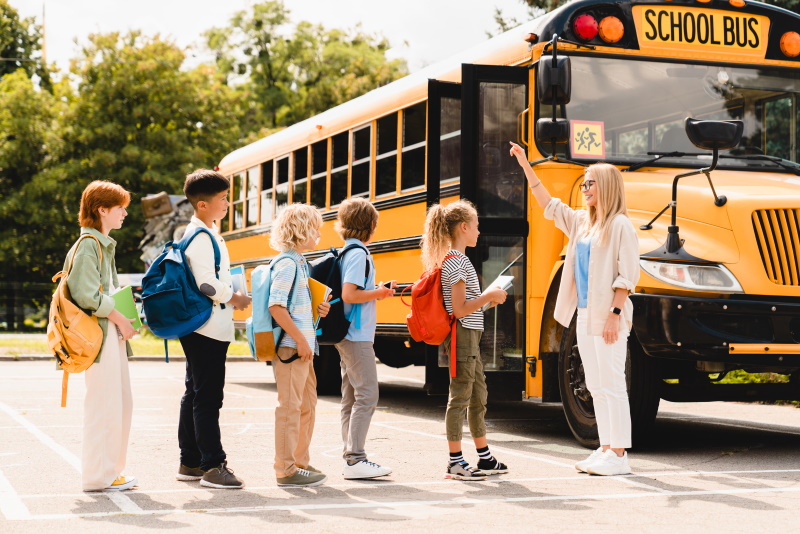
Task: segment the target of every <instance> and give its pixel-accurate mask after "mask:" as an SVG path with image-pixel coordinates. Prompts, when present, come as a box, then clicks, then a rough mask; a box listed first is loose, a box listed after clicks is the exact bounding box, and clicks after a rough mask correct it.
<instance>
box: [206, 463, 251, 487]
mask: <svg viewBox="0 0 800 534" xmlns="http://www.w3.org/2000/svg"><path fill="white" fill-rule="evenodd" d="M200 485H201V486H206V487H209V488H217V489H241V488H243V487H244V481H243V480H242V479H241V478H239V477H237V476H236V475H234V474H233V471H231V470H230V469H228V462H227V461H225V462H222V463H221V464H219V465H218V466H217V467H212V468H211V469H209V470H208V471H206V472H205V474H204V475H203V478H202V479H200Z"/></svg>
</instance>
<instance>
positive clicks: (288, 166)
mask: <svg viewBox="0 0 800 534" xmlns="http://www.w3.org/2000/svg"><path fill="white" fill-rule="evenodd" d="M284 160H286V181H285V182H283V183H279V182H278V171H279V170H280V164H281V163H282V162H283V161H284ZM293 160H294V152H293V151H292V152H288V153H286V154H281V155H280V156H277V157H275V158H274V159H273V161H274V162H275V171H274V173H273V175H272V220H273V221H274V220H275V218H276V217H277V216H278V215H279V214H280V211H278V187H283V186H285V187H286V206H284V207H283V209H281V211H283V210H285V209H286V207H287V206H289V199H290V198H291V196H290V195H291V191H292V189H291V184H292V173H293V171H294V165H293V163H294V161H293Z"/></svg>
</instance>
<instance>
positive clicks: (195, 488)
mask: <svg viewBox="0 0 800 534" xmlns="http://www.w3.org/2000/svg"><path fill="white" fill-rule="evenodd" d="M335 450H337V451H340V450H341V449H335ZM781 473H800V469H759V470H752V471H670V472H664V473H643V474H638V473H637V474H631V475H620V476H613V477H600V476H592V475H587V474H585V473H581V474H576V475H572V476H561V477H523V478H502V477H497V478H495V477H494V476H492V477H490V478H489V479H488V480H487V481H486V483H488V484H503V483H507V484H520V483H523V482H535V483H537V489H540V490H542V489H543V488H545V487H546V486H545V485H544V484H538V483H540V482H544V483H547V482H564V481H567V482H569V481H578V482H587V481H591V482H613V481H620V480H622V479H625V480H628V481H631V480H634V479H637V478H646V479H652V478H664V477H679V476H684V477H706V476H722V475H727V476H731V477H732V478H736V477H733V475H742V477H740V478H744V477H746V476H747V475H756V474H781ZM651 481H653V482H655V481H654V480H651ZM459 484H460V482H457V481H453V480H449V479H445V478H444V477H442V478H440V479H439V480H423V481H412V480H410V481H403V482H392V481H389V480H379V479H376V480H375V481H374V482H367V481H366V480H362V481H360V482H355V483H353V482H351V483H347V482H345V483H342V484H325V485H323V486H320V487H319V488H317V489H319V490H323V489H324V488H333V489H342V490H346V489H364V488H391V487H393V486H400V487H417V486H447V485H449V486H454V487H457V486H458V485H459ZM638 485H643V484H642V483H639V484H638ZM644 486H646V488H647V489H649V490H651V491H669V490H662V489H661V488H655V487H652V486H647V485H644ZM278 489H280V490H284V491H288V490H293V489H298V490H303V491H305V490H304V489H303V488H286V487H280V486H277V485H275V486H247V490H248V491H270V490H278ZM230 491H231V490H227V489H214V488H206V487H204V486H200V485H191V486H187V487H185V488H181V489H156V490H153V489H148V490H131V491H130V492H127V493H128V494H130V495H136V494H142V495H156V494H175V493H215V492H221V493H226V494H227V493H230ZM85 496H86V494H85V493H49V494H47V493H35V494H31V495H20V496H19V498H20V499H25V500H28V499H57V498H65V499H66V498H78V497H85Z"/></svg>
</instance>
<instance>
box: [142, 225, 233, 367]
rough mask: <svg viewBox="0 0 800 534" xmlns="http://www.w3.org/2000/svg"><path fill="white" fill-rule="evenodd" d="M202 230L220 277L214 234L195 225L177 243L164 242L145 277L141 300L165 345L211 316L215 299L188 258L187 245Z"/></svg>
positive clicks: (150, 325)
mask: <svg viewBox="0 0 800 534" xmlns="http://www.w3.org/2000/svg"><path fill="white" fill-rule="evenodd" d="M201 233H204V234H206V235H208V237H209V238H210V239H211V245H212V246H213V247H214V274H215V275H216V277H217V279H219V262H220V253H219V247H218V246H217V242H216V240H215V239H214V236H213V235H212V234H211V232H209V231H208V230H207V229H205V228H196V229H195V230H194V231H193V232H191V233H187V234H186V235H184V236H183V239H181V240H180V241H178V242H177V243H174V242H172V241H170V242H168V243H167V244H166V245H164V249H163V251H162V252H161V254H159V256H158V258H156V259H155V261H154V262H153V263H152V264H151V265H150V268H149V269H147V273H146V274H145V275H144V278H143V279H142V303H143V305H144V314H145V316H146V317H147V326H148V327H149V328H150V330H151V331H152V332H153V333H154V334H155V335H157V336H158V337H160V338H164V340H165V341H164V346H165V348H166V340H167V339H177V338H179V337H183V336H185V335H188V334H191V333H192V332H194V331H195V330H197V329H198V328H200V327H201V326H203V325H204V324H205V323H207V322H208V320H209V319H210V318H211V311H212V310H213V307H214V302H213V301H212V300H211V299H210V298H209V297H208V296H206V295H204V294H203V293H202V292H200V289H199V288H198V287H197V282H196V281H195V278H194V274H192V270H191V269H190V268H189V263H188V262H187V261H186V249H187V248H188V247H189V245H190V244H191V242H192V241H193V240H194V238H195V237H197V236H198V235H200V234H201ZM220 306H225V305H224V304H220ZM167 361H169V357H167Z"/></svg>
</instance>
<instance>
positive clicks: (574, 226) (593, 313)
mask: <svg viewBox="0 0 800 534" xmlns="http://www.w3.org/2000/svg"><path fill="white" fill-rule="evenodd" d="M511 155H512V156H514V157H516V158H517V161H518V162H519V164H520V166H521V167H522V168H523V170H524V171H525V176H526V178H527V179H528V186H529V187H530V189H531V193H533V196H534V197H535V198H536V201H537V202H538V203H539V206H541V207H542V208H544V216H545V218H547V219H550V220H553V221H554V222H555V224H556V227H557V228H558V229H560V230H561V231H563V232H564V233H565V234H567V236H568V237H569V247H568V248H567V257H566V260H565V262H564V272H563V274H562V276H561V286H560V287H559V290H558V298H557V299H556V308H555V313H554V316H555V318H556V320H557V321H558V322H559V323H561V324H562V325H564V326H565V327H569V323H570V321H571V320H572V317H573V316H574V314H575V309H576V308H577V309H578V324H577V337H578V349H580V353H581V360H582V361H583V369H584V372H585V374H586V386H587V387H588V389H589V391H590V392H591V394H592V397H593V399H594V413H595V418H596V419H597V430H598V434H599V437H600V448H598V449H597V450H596V451H594V452H593V453H592V454H591V455H590V456H589V457H588V458H586V459H585V460H582V461H580V462H578V463H576V464H575V468H576V469H578V470H579V471H584V472H587V473H592V474H595V475H624V474H628V473H630V472H631V469H630V465H629V464H628V454H627V452H626V451H625V449H628V448H630V446H631V414H630V406H629V404H628V391H627V388H626V383H625V359H626V353H627V341H628V334H629V333H630V329H631V324H632V319H633V304H632V303H631V300H630V298H629V295H630V294H631V293H632V292H633V291H634V289H635V288H636V283H637V282H638V280H639V242H638V239H637V237H636V232H635V230H634V229H633V225H632V224H631V221H630V219H628V216H627V210H626V208H625V191H624V187H623V179H622V174H621V173H620V172H619V170H618V169H617V168H616V167H614V166H613V165H609V164H607V163H600V164H595V165H591V166H590V167H588V168H587V169H586V172H585V174H584V181H583V183H582V184H581V189H582V191H583V195H584V198H585V200H586V208H587V209H585V210H573V209H572V208H570V207H569V206H567V205H566V204H564V203H563V202H561V200H559V199H557V198H553V197H551V196H550V193H548V191H547V189H546V188H545V186H544V184H542V182H541V180H539V178H538V177H537V176H536V173H534V172H533V169H532V168H531V166H530V165H529V164H528V160H527V158H526V156H525V151H524V150H523V149H522V148H521V147H520V146H519V145H517V144H515V143H511Z"/></svg>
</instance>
